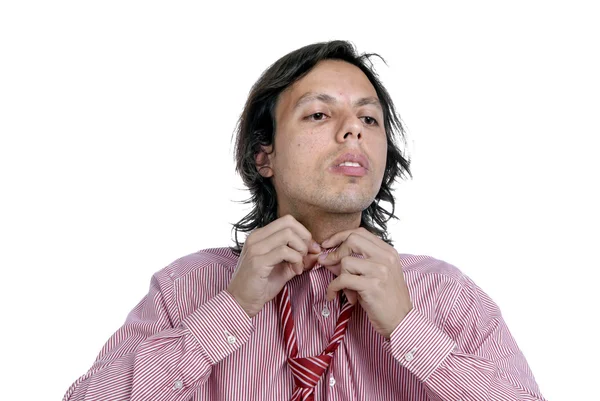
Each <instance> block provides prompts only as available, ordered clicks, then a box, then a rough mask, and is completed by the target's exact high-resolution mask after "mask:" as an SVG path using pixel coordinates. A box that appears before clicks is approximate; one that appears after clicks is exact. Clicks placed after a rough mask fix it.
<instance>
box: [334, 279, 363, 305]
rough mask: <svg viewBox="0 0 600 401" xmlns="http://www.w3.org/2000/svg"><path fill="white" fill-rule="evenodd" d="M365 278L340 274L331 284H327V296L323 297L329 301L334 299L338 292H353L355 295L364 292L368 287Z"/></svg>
mask: <svg viewBox="0 0 600 401" xmlns="http://www.w3.org/2000/svg"><path fill="white" fill-rule="evenodd" d="M368 280H369V279H367V278H366V277H362V276H356V275H354V274H342V275H341V276H339V277H338V278H336V279H335V280H333V281H332V282H331V283H329V287H327V294H326V295H325V297H326V299H327V301H331V300H332V299H334V298H335V296H336V294H337V293H338V291H340V290H353V291H355V292H357V293H360V292H361V291H364V290H365V289H366V288H367V286H368V283H369V281H368ZM344 292H345V293H346V298H348V293H347V292H346V291H344ZM357 295H358V294H357ZM348 302H350V298H348Z"/></svg>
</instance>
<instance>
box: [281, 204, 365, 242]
mask: <svg viewBox="0 0 600 401" xmlns="http://www.w3.org/2000/svg"><path fill="white" fill-rule="evenodd" d="M286 214H291V215H292V216H294V218H295V219H296V220H298V222H300V224H302V225H303V226H304V227H306V229H307V230H308V231H309V232H310V233H311V235H312V238H313V239H314V240H315V241H317V242H318V243H319V245H320V244H321V243H322V242H323V241H325V240H326V239H328V238H329V237H331V236H332V235H334V234H337V233H339V232H341V231H346V230H353V229H355V228H358V227H360V221H361V214H362V213H361V212H356V213H330V212H324V211H314V210H311V211H310V212H304V213H301V212H298V211H294V212H292V211H279V213H278V216H279V217H281V216H284V215H286Z"/></svg>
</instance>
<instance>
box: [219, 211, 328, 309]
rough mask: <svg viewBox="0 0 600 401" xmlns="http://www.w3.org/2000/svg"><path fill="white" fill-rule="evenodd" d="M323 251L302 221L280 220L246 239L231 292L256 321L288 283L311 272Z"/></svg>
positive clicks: (285, 217)
mask: <svg viewBox="0 0 600 401" xmlns="http://www.w3.org/2000/svg"><path fill="white" fill-rule="evenodd" d="M321 251H322V250H321V247H320V246H319V244H317V243H316V242H315V241H314V240H313V239H312V235H311V233H310V232H309V231H308V230H307V229H306V227H304V226H303V225H302V224H300V223H299V222H298V220H296V219H295V218H294V217H292V216H291V215H289V214H288V215H286V216H283V217H280V218H278V219H277V220H275V221H273V222H271V223H270V224H268V225H266V226H264V227H262V228H259V229H256V230H254V231H253V232H252V233H251V234H250V235H249V236H248V238H246V242H245V243H244V247H243V249H242V253H241V254H240V258H239V259H238V263H237V266H236V269H235V273H234V274H233V277H232V278H231V281H230V282H229V286H228V287H227V292H229V293H230V294H231V295H232V296H233V297H234V298H235V299H236V301H237V302H238V303H239V304H240V306H241V307H242V308H243V309H244V310H245V311H246V313H247V314H248V316H250V317H254V316H255V315H256V314H257V313H258V312H260V310H261V309H262V308H263V306H264V305H265V304H266V303H267V302H269V301H270V300H272V299H273V298H275V296H276V295H277V294H278V293H279V292H280V291H281V289H282V288H283V286H284V285H285V283H287V282H288V281H289V280H290V279H292V278H293V277H294V276H296V275H300V274H302V273H303V272H304V271H305V270H306V269H309V268H311V267H312V266H313V265H314V264H315V262H316V261H317V257H318V256H319V254H320V253H321Z"/></svg>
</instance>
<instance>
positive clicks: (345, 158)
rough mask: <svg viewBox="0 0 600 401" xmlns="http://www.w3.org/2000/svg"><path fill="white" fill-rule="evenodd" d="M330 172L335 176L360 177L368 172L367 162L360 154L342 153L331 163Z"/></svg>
mask: <svg viewBox="0 0 600 401" xmlns="http://www.w3.org/2000/svg"><path fill="white" fill-rule="evenodd" d="M330 169H331V171H332V172H334V173H337V174H343V175H349V176H353V177H362V176H364V175H365V174H367V171H368V170H369V160H368V159H367V157H366V156H365V155H363V154H362V153H350V152H348V153H344V154H343V155H341V156H339V157H338V158H337V159H335V161H334V162H333V163H332V165H331V167H330Z"/></svg>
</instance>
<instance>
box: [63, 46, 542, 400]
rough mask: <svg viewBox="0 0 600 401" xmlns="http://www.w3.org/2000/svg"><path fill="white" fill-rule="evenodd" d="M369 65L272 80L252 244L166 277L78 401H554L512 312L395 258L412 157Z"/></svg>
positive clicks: (247, 175)
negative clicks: (511, 320)
mask: <svg viewBox="0 0 600 401" xmlns="http://www.w3.org/2000/svg"><path fill="white" fill-rule="evenodd" d="M368 61H369V55H361V56H359V55H357V54H356V53H355V50H354V48H353V46H352V45H351V44H349V43H347V42H343V41H333V42H328V43H318V44H314V45H310V46H306V47H303V48H301V49H298V50H296V51H294V52H292V53H290V54H288V55H286V56H284V57H283V58H281V59H280V60H278V61H277V62H276V63H275V64H273V65H272V66H271V67H269V68H268V69H267V70H266V71H265V72H264V73H263V75H262V76H261V77H260V79H259V80H258V81H257V83H256V84H255V85H254V87H253V88H252V91H251V93H250V95H249V98H248V101H247V103H246V105H245V109H244V111H243V113H242V115H241V117H240V121H239V124H238V130H237V142H236V160H237V170H238V172H240V174H241V175H242V177H243V179H244V181H245V183H246V185H247V186H248V187H249V189H250V191H251V194H252V203H253V206H254V207H253V209H252V211H251V212H250V213H249V214H248V215H247V216H246V217H245V218H244V219H242V221H240V222H239V223H237V224H235V225H234V228H235V242H236V246H235V247H232V248H219V249H208V250H204V251H200V252H197V253H195V254H192V255H188V256H185V257H183V258H181V259H178V260H176V261H175V262H173V263H172V264H171V265H169V266H167V267H166V268H165V269H163V270H161V271H160V272H158V273H156V274H155V275H154V277H153V278H152V282H151V287H150V291H149V293H148V295H147V296H146V297H145V298H144V299H143V300H142V301H141V302H140V304H139V305H138V306H137V307H136V308H135V309H134V310H133V311H132V312H131V313H130V314H129V316H128V318H127V320H126V322H125V324H124V326H123V327H121V328H120V329H119V330H118V331H117V332H116V333H115V334H114V335H113V336H112V337H111V338H110V339H109V341H108V342H107V343H106V345H105V346H104V348H103V349H102V351H101V352H100V355H99V356H98V358H97V360H96V362H95V363H94V365H93V366H92V368H91V369H90V370H89V371H88V373H87V374H85V375H84V376H82V377H81V378H80V379H79V380H77V381H76V382H75V383H74V384H73V385H72V386H71V388H70V389H69V390H68V392H67V394H66V395H65V398H64V399H65V400H71V401H76V400H111V401H116V400H140V401H141V400H165V401H166V400H290V399H291V400H407V401H408V400H410V401H420V400H448V401H450V400H452V401H455V400H543V399H544V398H543V397H542V395H541V394H540V391H539V389H538V386H537V384H536V382H535V379H534V377H533V374H532V372H531V371H530V369H529V367H528V365H527V362H526V360H525V358H524V356H523V354H522V353H521V351H520V350H519V348H518V346H517V344H516V343H515V341H514V339H513V337H512V336H511V334H510V332H509V330H508V328H507V326H506V324H505V323H504V321H503V319H502V316H501V313H500V310H499V309H498V307H497V306H496V305H495V303H494V302H493V301H492V300H491V299H490V298H489V297H488V296H487V295H486V294H485V293H484V292H483V291H482V290H481V289H480V288H479V287H477V286H476V285H475V283H474V282H473V281H471V280H470V279H469V278H468V277H466V276H465V275H463V274H462V273H461V272H460V271H459V270H458V269H457V268H456V267H454V266H452V265H450V264H448V263H445V262H443V261H440V260H437V259H434V258H431V257H428V256H415V255H408V254H398V253H397V252H396V250H395V249H394V248H393V247H392V245H391V241H390V239H389V238H388V235H387V233H386V223H387V221H388V220H389V219H390V218H391V217H393V210H394V209H393V208H394V205H395V203H394V198H393V197H392V193H391V185H392V184H393V182H394V180H396V179H397V178H398V177H400V176H403V175H404V174H408V175H410V170H409V160H407V159H405V158H404V157H403V156H402V153H401V152H400V150H399V148H398V147H397V144H396V140H397V137H399V138H400V139H404V137H403V129H402V125H401V123H400V120H399V117H398V116H397V114H396V111H395V109H394V105H393V102H392V101H391V99H390V96H389V94H388V93H387V91H386V90H385V88H384V87H383V85H382V84H381V82H380V81H379V79H378V78H377V76H376V75H375V73H374V72H373V70H372V65H371V64H370V63H368V64H367V62H368ZM380 201H386V202H389V203H390V204H391V206H392V211H391V212H388V211H387V210H386V209H384V208H383V207H382V206H380V205H379V203H380ZM238 232H243V233H248V234H249V235H248V236H247V238H246V241H245V243H243V244H242V243H240V242H239V241H238Z"/></svg>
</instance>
